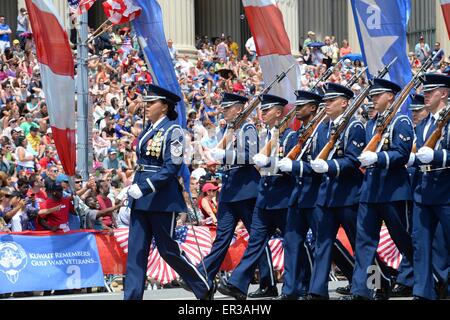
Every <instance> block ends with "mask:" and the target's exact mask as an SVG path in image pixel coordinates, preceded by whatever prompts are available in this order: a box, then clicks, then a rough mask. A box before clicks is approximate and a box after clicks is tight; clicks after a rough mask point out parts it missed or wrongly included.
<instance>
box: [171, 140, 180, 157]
mask: <svg viewBox="0 0 450 320" xmlns="http://www.w3.org/2000/svg"><path fill="white" fill-rule="evenodd" d="M170 153H171V154H172V156H174V157H180V156H181V155H182V154H183V144H182V143H181V142H180V141H178V140H175V141H174V142H172V143H171V144H170Z"/></svg>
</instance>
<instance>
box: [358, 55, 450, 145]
mask: <svg viewBox="0 0 450 320" xmlns="http://www.w3.org/2000/svg"><path fill="white" fill-rule="evenodd" d="M441 50H442V49H441ZM441 50H439V51H438V52H437V53H436V54H435V55H434V56H430V57H429V58H428V59H427V60H426V61H425V62H424V64H423V65H422V67H421V68H420V69H419V71H418V72H417V73H416V74H415V75H414V76H413V77H412V78H411V80H410V81H409V82H408V83H407V85H406V86H405V87H404V88H403V90H402V91H401V92H400V93H399V95H398V96H397V98H396V99H395V100H394V103H392V105H391V106H390V107H389V108H388V109H387V110H386V111H385V114H384V115H383V116H382V115H379V117H378V121H377V124H376V128H375V132H376V133H375V135H374V136H373V137H372V139H371V140H370V141H369V143H368V144H367V145H366V147H365V148H364V150H363V152H366V151H372V152H375V151H376V150H377V147H378V145H379V143H380V142H381V140H382V139H383V133H384V131H385V130H386V128H387V127H388V126H389V124H390V123H391V122H392V120H393V119H394V117H395V115H396V114H397V112H398V110H399V109H400V107H401V106H402V105H403V103H404V102H405V100H406V99H407V98H408V96H409V92H410V91H411V90H412V89H413V88H414V87H416V88H417V87H418V86H420V84H421V81H422V76H423V74H424V73H425V72H426V71H427V70H428V68H430V67H431V64H432V62H433V60H434V58H435V57H436V56H437V54H438V53H440V51H441Z"/></svg>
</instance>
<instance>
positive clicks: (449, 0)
mask: <svg viewBox="0 0 450 320" xmlns="http://www.w3.org/2000/svg"><path fill="white" fill-rule="evenodd" d="M441 8H442V14H443V15H444V20H445V25H446V26H447V33H448V36H449V37H450V0H441Z"/></svg>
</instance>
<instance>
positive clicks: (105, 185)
mask: <svg viewBox="0 0 450 320" xmlns="http://www.w3.org/2000/svg"><path fill="white" fill-rule="evenodd" d="M109 189H110V184H109V182H108V181H104V180H99V181H97V201H98V204H99V205H100V208H99V209H100V210H105V209H108V208H111V207H112V206H113V204H112V201H111V199H110V198H108V194H109ZM101 221H102V222H103V224H104V225H105V226H107V227H110V228H113V227H114V225H115V223H114V219H113V217H112V215H111V216H105V217H102V218H101Z"/></svg>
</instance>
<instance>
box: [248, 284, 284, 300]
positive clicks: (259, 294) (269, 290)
mask: <svg viewBox="0 0 450 320" xmlns="http://www.w3.org/2000/svg"><path fill="white" fill-rule="evenodd" d="M277 296H278V289H277V287H266V288H263V289H261V288H258V290H256V291H255V292H252V293H249V295H248V297H249V298H272V297H277Z"/></svg>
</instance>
